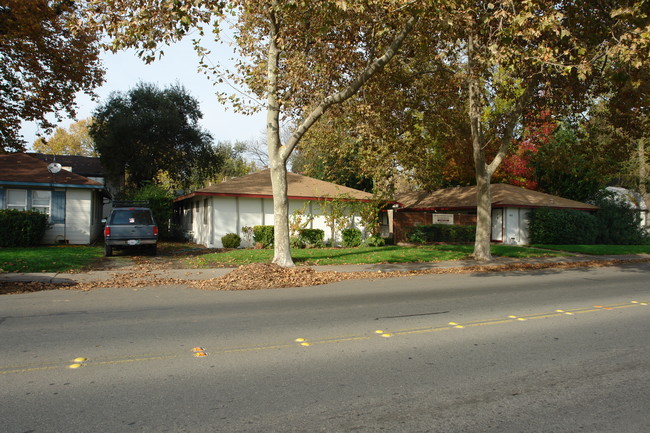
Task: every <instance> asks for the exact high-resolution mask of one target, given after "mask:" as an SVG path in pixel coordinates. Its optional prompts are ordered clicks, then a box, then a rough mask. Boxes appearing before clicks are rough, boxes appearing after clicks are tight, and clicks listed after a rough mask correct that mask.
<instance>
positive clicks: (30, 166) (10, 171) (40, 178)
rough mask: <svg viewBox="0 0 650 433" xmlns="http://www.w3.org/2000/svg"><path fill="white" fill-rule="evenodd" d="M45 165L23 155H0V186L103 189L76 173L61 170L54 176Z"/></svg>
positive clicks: (97, 183)
mask: <svg viewBox="0 0 650 433" xmlns="http://www.w3.org/2000/svg"><path fill="white" fill-rule="evenodd" d="M47 165H48V164H47V163H45V162H43V161H41V160H39V159H37V158H34V157H32V156H29V155H26V154H24V153H8V154H5V155H0V184H5V185H22V186H30V185H31V184H37V185H40V186H49V185H52V184H54V185H63V186H77V187H88V188H103V185H102V184H101V183H99V182H95V181H94V180H90V179H88V178H87V177H83V176H81V175H78V174H76V173H70V172H69V171H66V170H61V171H60V172H59V173H57V174H56V175H53V174H51V173H50V172H49V171H47Z"/></svg>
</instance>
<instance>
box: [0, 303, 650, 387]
mask: <svg viewBox="0 0 650 433" xmlns="http://www.w3.org/2000/svg"><path fill="white" fill-rule="evenodd" d="M649 304H650V301H630V302H627V303H622V304H613V305H606V306H603V305H594V306H593V307H587V308H577V309H573V310H564V309H557V310H555V311H554V312H548V313H538V314H530V315H527V316H517V315H510V316H508V317H507V318H505V319H504V318H496V319H484V320H476V321H470V322H463V324H460V323H458V322H449V323H448V324H447V325H446V326H438V327H430V328H414V329H402V330H393V331H385V330H375V331H374V332H372V333H374V334H376V335H379V336H381V337H385V338H388V337H393V336H402V335H411V334H422V333H433V332H439V331H446V330H450V329H463V328H473V327H479V326H489V325H501V324H507V323H513V322H516V321H527V320H536V319H547V318H557V317H560V316H564V315H576V314H586V313H595V312H602V311H611V310H617V309H624V308H630V307H639V306H647V305H649ZM371 338H372V337H370V336H369V335H368V334H365V335H351V336H346V337H332V338H325V339H321V340H314V341H310V342H307V340H306V339H305V338H303V337H300V338H296V339H295V340H294V341H295V342H298V343H300V345H302V346H311V345H317V344H332V343H345V342H351V341H362V340H370V339H371ZM291 347H295V346H292V345H290V344H272V345H258V346H239V347H230V348H221V349H220V350H215V351H213V353H217V354H218V353H221V354H229V353H244V352H258V351H264V350H278V349H288V348H291ZM192 351H193V352H194V354H193V355H194V356H203V355H205V351H204V349H203V348H202V347H195V348H194V349H192ZM180 357H181V356H180V355H151V356H139V357H133V358H124V359H113V360H103V361H101V360H98V359H96V360H93V362H92V363H91V364H84V362H85V361H87V360H88V358H84V357H78V358H75V359H74V360H73V362H74V363H73V364H67V365H62V364H54V365H41V366H33V367H28V366H25V367H22V366H19V365H16V366H5V367H0V375H3V374H18V373H32V372H39V371H48V370H57V369H63V368H71V369H77V368H80V367H82V366H88V365H89V366H93V367H95V366H103V365H118V364H126V363H134V362H147V361H161V360H162V361H164V360H171V359H176V358H180Z"/></svg>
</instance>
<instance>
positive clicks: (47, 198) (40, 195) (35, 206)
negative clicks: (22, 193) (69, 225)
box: [32, 189, 52, 215]
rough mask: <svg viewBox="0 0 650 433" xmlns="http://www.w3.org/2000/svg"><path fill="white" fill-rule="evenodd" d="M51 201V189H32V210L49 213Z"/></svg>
mask: <svg viewBox="0 0 650 433" xmlns="http://www.w3.org/2000/svg"><path fill="white" fill-rule="evenodd" d="M51 202H52V193H51V191H42V190H38V189H35V190H33V191H32V210H36V211H39V212H40V213H44V214H46V215H50V209H51Z"/></svg>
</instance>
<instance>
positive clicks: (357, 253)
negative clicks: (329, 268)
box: [185, 245, 567, 268]
mask: <svg viewBox="0 0 650 433" xmlns="http://www.w3.org/2000/svg"><path fill="white" fill-rule="evenodd" d="M473 249H474V246H473V245H422V246H393V245H390V246H384V247H359V248H313V249H293V250H291V256H292V257H293V260H294V262H295V263H296V264H299V265H342V264H373V263H407V262H409V263H413V262H436V261H444V260H462V259H466V258H469V256H470V255H471V254H472V252H473ZM492 253H493V254H494V255H495V256H502V257H540V256H566V255H567V253H563V252H559V251H557V252H556V251H548V250H541V249H538V248H525V247H515V246H508V245H494V246H492ZM272 258H273V250H272V249H264V250H232V251H227V252H219V253H211V254H204V255H201V256H199V257H192V258H188V259H185V260H186V263H187V264H188V265H189V266H192V267H200V268H209V267H219V266H239V265H246V264H250V263H258V262H270V261H271V259H272Z"/></svg>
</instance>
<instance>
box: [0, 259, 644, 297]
mask: <svg viewBox="0 0 650 433" xmlns="http://www.w3.org/2000/svg"><path fill="white" fill-rule="evenodd" d="M642 262H650V259H633V260H625V259H621V260H592V261H579V262H551V263H521V262H519V263H510V264H505V265H498V264H494V265H475V266H466V267H455V268H431V269H425V270H417V271H373V272H336V271H316V270H314V269H313V268H310V267H306V266H296V267H293V268H283V267H281V266H278V265H275V264H270V263H255V264H250V265H243V266H240V267H238V268H236V269H234V270H232V271H231V272H229V273H227V274H226V275H224V276H222V277H219V278H212V279H207V280H186V279H181V278H161V277H159V276H158V275H157V272H156V271H157V270H160V269H163V268H164V265H159V264H156V265H153V266H148V265H147V264H146V263H139V264H136V265H135V266H132V267H131V268H129V272H128V273H115V274H113V276H112V278H110V279H108V280H105V281H93V282H85V283H78V284H74V283H73V284H53V283H41V282H0V294H17V293H28V292H37V291H41V290H83V291H87V290H93V289H97V288H107V287H125V288H140V287H151V286H185V287H192V288H197V289H202V290H259V289H271V288H282V287H306V286H317V285H322V284H331V283H336V282H339V281H344V280H359V279H369V280H376V279H379V278H397V277H404V276H416V275H429V274H450V273H451V274H470V273H491V272H515V271H533V270H542V269H571V268H586V267H603V266H613V265H620V264H624V263H642Z"/></svg>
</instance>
